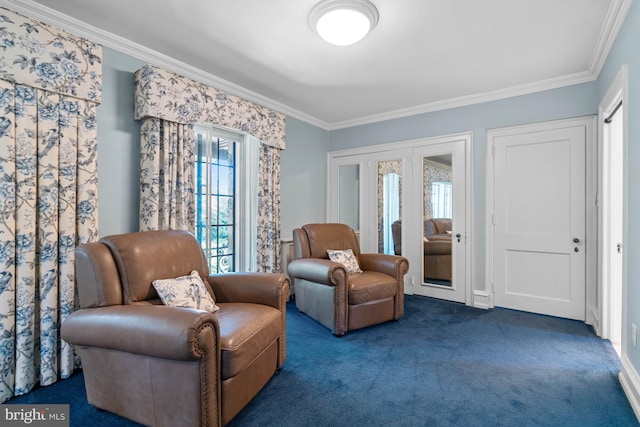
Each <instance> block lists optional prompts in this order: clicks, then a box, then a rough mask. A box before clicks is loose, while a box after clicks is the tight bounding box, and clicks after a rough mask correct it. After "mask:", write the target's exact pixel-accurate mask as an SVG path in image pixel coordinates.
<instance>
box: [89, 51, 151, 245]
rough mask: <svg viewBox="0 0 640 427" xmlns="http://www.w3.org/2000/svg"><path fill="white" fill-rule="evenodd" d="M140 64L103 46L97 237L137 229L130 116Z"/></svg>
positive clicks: (135, 146) (135, 129) (134, 131)
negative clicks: (135, 74) (98, 233)
mask: <svg viewBox="0 0 640 427" xmlns="http://www.w3.org/2000/svg"><path fill="white" fill-rule="evenodd" d="M143 65H145V64H144V63H143V62H141V61H139V60H137V59H135V58H132V57H131V56H128V55H124V54H122V53H119V52H116V51H114V50H112V49H107V48H104V51H103V63H102V103H101V104H100V106H99V107H98V220H99V224H98V226H99V232H100V236H106V235H110V234H119V233H127V232H130V231H137V230H138V201H139V191H140V123H139V122H137V121H135V120H134V119H133V73H134V72H135V71H136V70H137V69H139V68H140V67H142V66H143Z"/></svg>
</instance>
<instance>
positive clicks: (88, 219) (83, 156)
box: [0, 8, 102, 402]
mask: <svg viewBox="0 0 640 427" xmlns="http://www.w3.org/2000/svg"><path fill="white" fill-rule="evenodd" d="M0 22H1V23H2V24H1V25H0V40H1V42H0V49H1V50H0V110H1V111H2V115H1V116H0V177H1V179H0V264H1V265H2V270H1V271H0V402H4V401H6V400H8V399H9V398H11V397H12V396H14V395H20V394H24V393H27V392H28V391H30V390H31V389H32V388H33V386H34V385H35V384H36V383H37V382H38V381H39V382H40V384H41V385H49V384H51V383H53V382H55V381H56V380H57V379H58V378H59V377H60V378H66V377H68V376H69V375H70V374H71V373H72V371H73V368H74V366H75V357H74V354H73V349H72V348H71V346H69V345H68V344H67V343H66V342H64V341H63V340H61V339H60V336H59V327H60V325H61V324H62V322H63V321H64V320H65V318H66V317H67V316H68V315H69V314H70V313H71V312H72V311H73V310H74V305H75V275H74V248H75V246H76V245H77V244H81V243H85V242H89V241H93V240H96V239H97V238H98V218H97V172H96V171H97V159H96V106H97V103H98V102H99V101H100V86H101V73H102V68H101V56H102V48H101V46H99V45H95V44H93V43H90V42H88V41H87V40H84V39H82V38H79V37H76V36H73V35H71V34H68V33H66V32H64V31H61V30H58V29H55V28H53V27H50V26H47V25H45V24H43V23H41V22H38V21H35V20H32V19H29V18H26V17H24V16H21V15H19V14H16V13H14V12H11V11H9V10H6V9H2V8H0Z"/></svg>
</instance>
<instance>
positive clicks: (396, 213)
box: [378, 160, 402, 255]
mask: <svg viewBox="0 0 640 427" xmlns="http://www.w3.org/2000/svg"><path fill="white" fill-rule="evenodd" d="M401 177H402V160H387V161H381V162H378V253H381V254H390V255H394V254H395V255H400V242H399V241H398V236H395V235H394V233H393V228H394V227H399V225H398V224H399V221H400V213H401V206H400V199H401V195H402V191H401V189H402V186H401V184H402V180H401ZM394 223H396V225H394ZM394 237H396V240H395V241H394Z"/></svg>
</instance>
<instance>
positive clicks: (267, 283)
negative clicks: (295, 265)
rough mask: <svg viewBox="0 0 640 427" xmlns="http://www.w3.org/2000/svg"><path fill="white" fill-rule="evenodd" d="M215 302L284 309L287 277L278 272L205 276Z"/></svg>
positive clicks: (287, 293)
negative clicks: (260, 305)
mask: <svg viewBox="0 0 640 427" xmlns="http://www.w3.org/2000/svg"><path fill="white" fill-rule="evenodd" d="M207 282H209V285H210V286H211V289H213V293H214V294H215V297H216V302H249V303H254V304H263V305H268V306H271V307H275V308H277V309H282V310H284V309H285V305H286V302H287V300H288V299H289V278H288V277H287V276H285V275H284V274H280V273H222V274H215V275H212V276H208V277H207Z"/></svg>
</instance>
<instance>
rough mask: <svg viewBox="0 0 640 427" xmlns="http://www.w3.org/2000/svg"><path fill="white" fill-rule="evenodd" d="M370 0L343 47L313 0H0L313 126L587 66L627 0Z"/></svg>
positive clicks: (500, 93) (563, 77)
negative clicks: (366, 29)
mask: <svg viewBox="0 0 640 427" xmlns="http://www.w3.org/2000/svg"><path fill="white" fill-rule="evenodd" d="M371 1H372V2H373V3H374V4H375V5H376V7H377V8H378V11H379V13H380V21H379V22H378V26H377V27H376V28H375V29H374V30H373V31H372V32H371V33H370V34H369V35H368V36H367V37H366V38H365V39H364V40H362V41H360V42H359V43H357V44H355V45H352V46H347V47H337V46H332V45H330V44H328V43H326V42H324V41H323V40H321V39H320V38H319V37H318V36H317V35H316V34H315V33H314V32H313V31H312V30H311V29H310V28H309V26H308V21H307V19H308V13H309V11H310V10H311V8H312V7H313V6H314V4H315V3H316V2H317V0H190V1H184V0H183V1H181V0H133V1H132V0H109V1H105V0H38V1H31V0H2V1H0V5H4V6H5V7H9V8H12V9H13V10H16V11H18V12H22V13H26V12H28V13H27V14H29V15H30V16H34V17H36V18H39V19H41V20H43V21H45V22H48V23H51V24H53V25H58V26H61V27H62V28H64V29H67V30H70V31H75V32H76V33H77V34H81V35H85V36H90V38H92V39H93V40H95V41H97V42H99V43H102V44H104V45H105V46H108V47H110V48H115V49H117V50H121V51H123V52H125V53H132V52H133V53H135V54H136V55H137V56H138V57H141V58H149V62H152V63H153V62H154V61H155V62H166V63H167V64H168V68H170V69H171V68H173V70H172V71H177V72H179V73H180V74H184V75H187V76H190V77H194V76H196V78H199V80H200V81H203V80H208V81H204V82H205V83H209V82H214V84H216V85H217V87H219V88H220V89H224V90H227V91H230V92H233V93H235V94H236V95H239V96H242V97H245V98H247V99H250V100H252V101H255V102H258V103H261V104H263V105H266V106H269V107H271V108H274V109H277V110H279V111H281V112H283V113H286V114H289V115H291V116H293V117H297V118H300V119H302V120H305V121H308V122H310V123H312V124H315V125H318V126H320V127H323V128H325V129H337V128H341V127H346V126H351V125H357V124H362V123H369V122H373V121H378V120H384V119H387V118H393V117H401V116H405V115H410V114H416V113H421V112H427V111H433V110H437V109H443V108H450V107H454V106H459V105H466V104H471V103H475V102H481V101H486V100H491V99H499V98H503V97H507V96H513V95H518V94H522V93H530V92H534V91H538V90H544V89H550V88H554V87H560V86H564V85H568V84H574V83H580V82H585V81H590V80H593V79H594V78H596V77H597V74H598V73H599V71H600V68H601V66H602V63H603V61H604V59H605V58H606V54H607V53H608V50H609V48H610V46H611V43H612V41H613V38H614V37H615V35H616V34H617V31H618V28H619V25H620V24H621V20H622V19H623V17H624V14H626V9H625V6H624V4H625V3H626V2H625V0H371ZM156 65H163V64H156ZM203 77H204V78H203Z"/></svg>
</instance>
